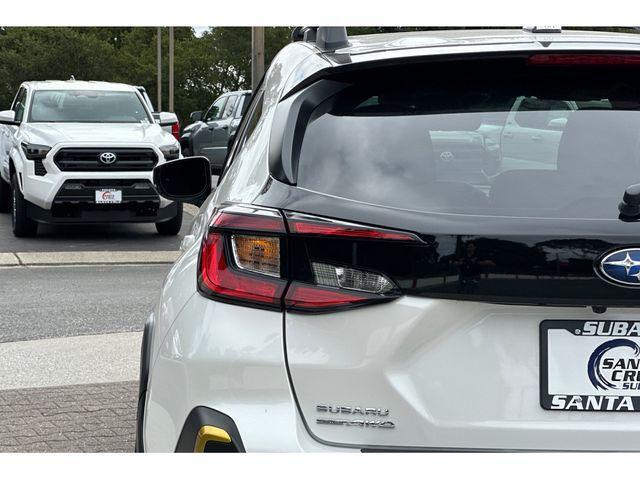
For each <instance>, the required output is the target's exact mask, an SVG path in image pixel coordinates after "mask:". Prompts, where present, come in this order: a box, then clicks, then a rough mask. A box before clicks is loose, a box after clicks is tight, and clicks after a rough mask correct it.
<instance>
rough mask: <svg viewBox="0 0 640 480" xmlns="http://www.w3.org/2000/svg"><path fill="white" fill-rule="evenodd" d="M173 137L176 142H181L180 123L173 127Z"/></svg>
mask: <svg viewBox="0 0 640 480" xmlns="http://www.w3.org/2000/svg"><path fill="white" fill-rule="evenodd" d="M171 135H173V136H174V137H175V139H176V140H178V141H180V122H176V123H174V124H172V125H171Z"/></svg>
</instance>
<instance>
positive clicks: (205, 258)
mask: <svg viewBox="0 0 640 480" xmlns="http://www.w3.org/2000/svg"><path fill="white" fill-rule="evenodd" d="M198 283H199V286H200V291H201V292H203V293H205V294H207V295H214V296H216V297H221V298H223V299H230V300H239V301H247V302H252V303H257V304H260V305H263V306H268V307H273V308H280V305H281V299H282V295H283V293H284V290H285V287H286V285H287V282H286V281H285V280H282V279H280V278H272V277H266V278H262V277H261V276H258V275H251V274H249V273H243V272H241V271H238V270H235V269H234V268H232V267H230V265H229V263H228V261H227V255H226V252H225V237H224V235H223V234H222V233H215V232H212V233H209V235H207V238H206V239H205V240H204V242H203V244H202V251H201V253H200V277H199V282H198Z"/></svg>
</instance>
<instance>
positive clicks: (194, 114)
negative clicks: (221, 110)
mask: <svg viewBox="0 0 640 480" xmlns="http://www.w3.org/2000/svg"><path fill="white" fill-rule="evenodd" d="M189 118H190V119H191V121H192V122H199V121H200V120H202V110H196V111H195V112H191V113H190V114H189Z"/></svg>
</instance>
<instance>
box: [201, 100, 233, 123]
mask: <svg viewBox="0 0 640 480" xmlns="http://www.w3.org/2000/svg"><path fill="white" fill-rule="evenodd" d="M227 98H228V97H222V98H219V99H218V100H216V101H215V102H213V105H211V107H210V108H209V110H207V113H206V114H205V116H204V121H205V122H212V121H214V120H219V119H220V118H221V116H222V112H223V109H224V104H225V103H226V102H227Z"/></svg>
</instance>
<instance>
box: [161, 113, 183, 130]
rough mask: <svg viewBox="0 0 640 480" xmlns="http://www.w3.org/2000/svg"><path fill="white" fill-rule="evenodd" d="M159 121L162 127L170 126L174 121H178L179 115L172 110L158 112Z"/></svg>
mask: <svg viewBox="0 0 640 480" xmlns="http://www.w3.org/2000/svg"><path fill="white" fill-rule="evenodd" d="M157 122H158V123H159V124H160V126H161V127H169V126H171V125H173V124H174V123H178V116H177V115H176V114H175V113H172V112H160V113H159V114H158V118H157Z"/></svg>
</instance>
